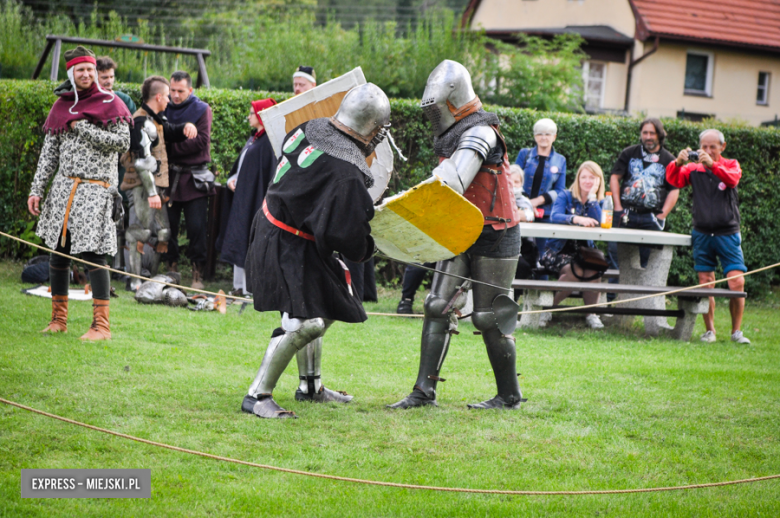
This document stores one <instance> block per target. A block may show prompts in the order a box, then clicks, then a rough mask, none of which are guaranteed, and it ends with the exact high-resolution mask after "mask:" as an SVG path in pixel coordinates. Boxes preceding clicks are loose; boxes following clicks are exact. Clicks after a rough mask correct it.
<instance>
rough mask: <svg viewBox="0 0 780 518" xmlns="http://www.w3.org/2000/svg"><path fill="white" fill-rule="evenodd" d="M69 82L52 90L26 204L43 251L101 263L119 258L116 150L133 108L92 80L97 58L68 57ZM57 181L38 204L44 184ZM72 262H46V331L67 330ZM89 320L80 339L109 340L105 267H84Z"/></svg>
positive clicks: (122, 146) (79, 53)
mask: <svg viewBox="0 0 780 518" xmlns="http://www.w3.org/2000/svg"><path fill="white" fill-rule="evenodd" d="M65 61H66V62H67V63H66V67H67V71H68V81H66V82H65V83H64V84H62V85H60V86H59V87H57V89H56V90H55V91H54V93H55V94H57V95H58V96H59V99H57V101H56V102H55V103H54V106H52V109H51V111H50V112H49V116H48V117H47V119H46V123H45V124H44V126H43V129H44V131H45V132H46V138H45V140H44V142H43V149H42V150H41V157H40V159H39V160H38V169H37V171H36V172H35V177H34V178H33V182H32V186H31V187H30V196H29V198H28V200H27V207H28V210H29V211H30V213H31V214H33V215H34V216H38V215H40V220H39V221H38V227H37V230H36V233H37V234H38V236H39V237H40V238H41V239H43V241H44V243H46V246H48V247H49V248H53V249H56V250H57V251H58V252H62V253H65V254H69V255H70V254H73V255H78V254H80V255H81V257H82V258H83V259H84V260H86V261H89V262H91V263H95V264H97V265H100V266H105V265H106V255H114V254H115V253H116V221H118V218H119V217H120V215H119V212H121V210H114V209H115V205H117V204H119V207H121V198H119V191H118V190H117V182H118V179H117V153H124V152H125V151H127V148H128V146H129V145H130V125H131V124H132V122H133V121H132V118H131V115H130V111H129V110H128V109H127V107H126V106H125V103H123V102H122V100H121V99H119V98H118V97H116V96H115V95H114V94H112V93H110V92H106V91H105V90H103V89H102V88H101V87H100V86H99V85H98V84H97V82H96V77H97V76H96V72H95V61H96V60H95V54H94V53H93V52H92V51H91V50H87V49H85V48H84V47H80V46H79V47H76V48H75V49H73V50H69V51H68V52H66V53H65ZM52 177H53V178H54V180H53V181H52V184H51V188H50V189H49V193H48V195H47V197H46V200H45V201H44V202H43V207H39V205H40V202H41V198H42V197H43V194H44V192H45V191H46V186H47V184H48V183H49V180H50V179H51V178H52ZM70 265H71V261H70V259H67V258H64V257H62V256H59V255H56V254H52V257H51V261H50V262H49V278H50V279H51V293H52V319H51V322H50V323H49V325H48V327H47V328H46V329H44V332H65V331H67V319H68V286H69V285H70ZM89 282H90V284H91V285H92V298H93V304H92V307H93V320H92V325H91V326H90V328H89V330H88V331H87V333H86V334H84V335H83V336H82V337H81V338H82V339H85V340H105V339H109V338H111V331H110V328H109V322H108V317H109V315H108V306H109V293H110V289H111V284H110V276H109V272H108V270H104V269H101V268H97V267H95V266H90V267H89Z"/></svg>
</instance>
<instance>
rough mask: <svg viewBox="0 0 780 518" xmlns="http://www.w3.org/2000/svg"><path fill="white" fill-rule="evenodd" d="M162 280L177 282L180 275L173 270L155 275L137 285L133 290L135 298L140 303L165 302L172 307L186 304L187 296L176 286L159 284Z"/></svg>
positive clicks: (179, 279) (170, 282)
mask: <svg viewBox="0 0 780 518" xmlns="http://www.w3.org/2000/svg"><path fill="white" fill-rule="evenodd" d="M131 257H132V256H131ZM154 281H159V282H154ZM163 282H165V283H168V284H179V283H180V282H181V276H180V275H179V274H177V273H175V272H169V273H168V274H167V275H162V274H160V275H155V276H154V277H152V280H151V281H146V282H144V283H143V284H141V285H140V286H139V287H138V289H137V290H136V291H135V300H136V301H138V302H140V303H142V304H165V305H168V306H174V307H183V306H186V305H187V297H186V296H185V295H184V293H182V292H181V291H180V290H179V289H178V288H173V287H171V286H166V285H165V284H161V283H163Z"/></svg>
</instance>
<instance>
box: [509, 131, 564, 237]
mask: <svg viewBox="0 0 780 518" xmlns="http://www.w3.org/2000/svg"><path fill="white" fill-rule="evenodd" d="M557 134H558V126H556V124H555V122H554V121H553V120H552V119H540V120H538V121H536V124H534V140H535V141H536V147H533V148H525V149H521V150H520V153H518V155H517V160H516V161H515V163H516V164H517V165H519V166H520V167H521V168H522V169H523V171H524V172H525V182H524V183H523V191H524V192H525V195H526V196H527V197H528V198H530V199H531V204H532V205H533V206H534V208H537V209H542V210H543V211H544V214H543V215H542V216H541V217H537V218H536V221H537V222H540V223H549V222H550V212H551V211H552V207H553V204H554V203H555V200H556V199H557V198H558V196H559V195H560V194H561V193H562V192H563V191H565V190H566V158H565V157H564V156H563V155H560V154H558V153H556V152H555V149H553V142H555V137H556V136H557ZM536 244H537V245H538V246H539V250H542V249H543V248H544V240H542V239H539V238H537V239H536Z"/></svg>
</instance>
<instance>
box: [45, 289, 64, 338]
mask: <svg viewBox="0 0 780 518" xmlns="http://www.w3.org/2000/svg"><path fill="white" fill-rule="evenodd" d="M41 332H42V333H67V332H68V296H67V295H53V296H52V298H51V322H49V325H48V326H46V329H44V330H43V331H41Z"/></svg>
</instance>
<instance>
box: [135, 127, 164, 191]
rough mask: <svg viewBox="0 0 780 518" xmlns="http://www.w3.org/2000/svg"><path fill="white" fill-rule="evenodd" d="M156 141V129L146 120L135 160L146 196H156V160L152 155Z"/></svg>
mask: <svg viewBox="0 0 780 518" xmlns="http://www.w3.org/2000/svg"><path fill="white" fill-rule="evenodd" d="M156 140H157V128H155V127H154V124H152V121H150V120H148V119H147V120H146V122H144V125H143V127H142V128H141V142H140V144H141V151H140V152H139V153H138V156H137V158H136V159H135V163H134V164H133V165H134V166H135V170H136V171H137V172H138V177H139V178H140V179H141V183H142V184H143V186H144V189H145V190H146V192H147V194H148V196H149V197H150V198H151V197H152V196H157V188H156V187H155V185H154V173H155V172H157V167H158V164H157V159H156V158H155V157H154V156H153V155H152V144H153V143H154V142H155V141H156Z"/></svg>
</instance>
